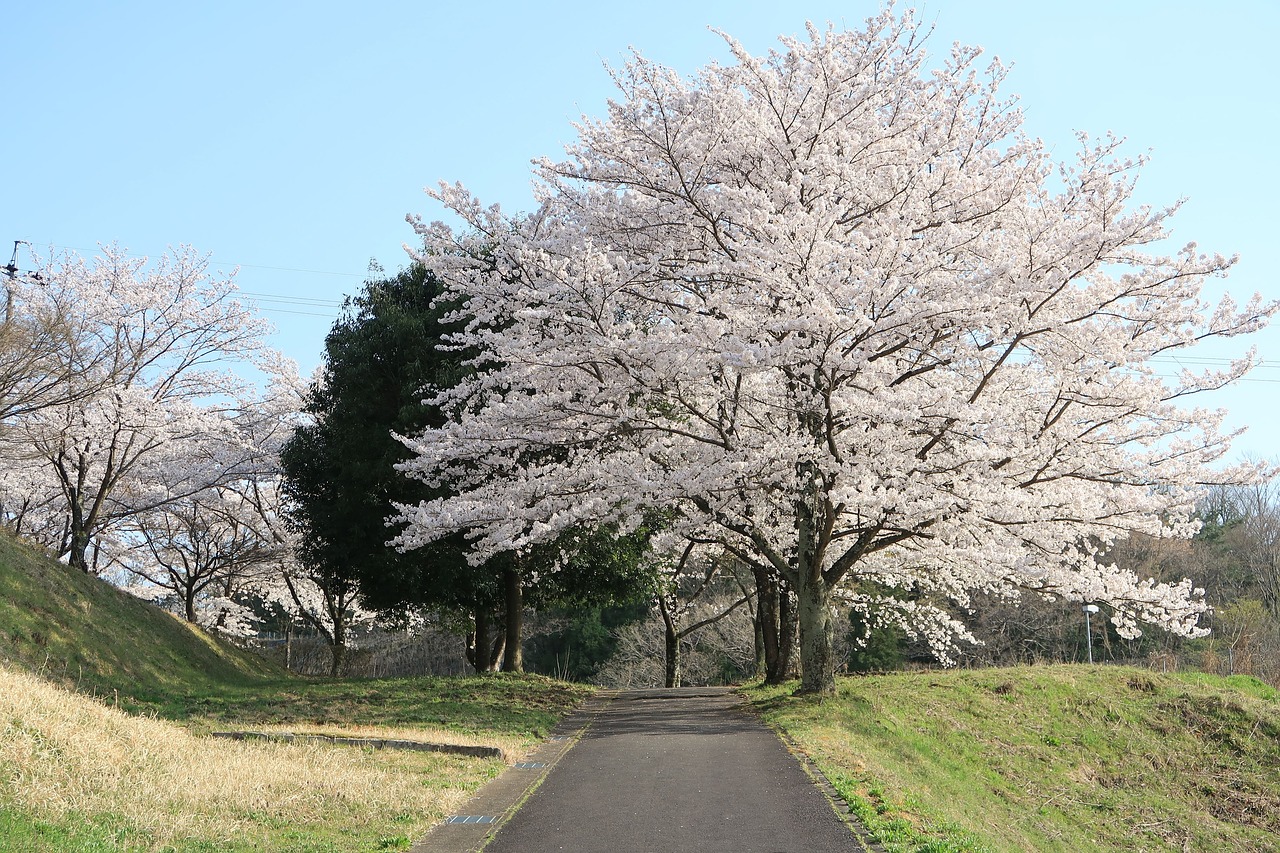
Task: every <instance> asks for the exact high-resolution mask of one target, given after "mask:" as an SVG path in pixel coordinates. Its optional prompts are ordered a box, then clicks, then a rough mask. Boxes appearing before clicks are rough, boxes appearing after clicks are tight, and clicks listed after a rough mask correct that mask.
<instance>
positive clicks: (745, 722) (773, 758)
mask: <svg viewBox="0 0 1280 853" xmlns="http://www.w3.org/2000/svg"><path fill="white" fill-rule="evenodd" d="M864 849H865V848H864V847H862V845H861V844H860V843H859V842H858V839H857V838H856V836H855V835H854V834H853V831H852V830H851V829H850V828H849V826H848V825H847V824H845V823H844V821H843V820H841V819H840V817H839V816H838V815H837V814H836V813H835V810H834V809H833V807H832V805H831V803H830V801H829V800H828V799H827V798H826V796H825V795H824V794H823V793H822V792H821V791H820V790H819V789H818V788H817V786H816V785H815V784H814V782H813V780H812V779H811V778H810V777H809V776H808V774H806V773H805V771H804V769H803V768H802V767H801V765H800V763H799V762H798V761H797V760H796V758H795V757H793V756H792V755H791V754H790V753H789V752H788V751H787V749H786V747H785V746H784V745H783V744H782V742H781V741H780V740H779V739H778V736H777V735H776V734H775V733H774V732H773V731H771V730H770V729H769V728H768V727H767V726H765V725H764V724H763V723H761V722H760V721H759V720H758V719H757V718H756V717H755V716H753V715H752V714H751V713H749V712H748V711H747V710H746V709H745V708H744V707H743V700H742V699H741V697H738V696H735V695H734V694H732V693H730V692H728V691H718V690H705V689H702V690H700V689H688V690H679V689H677V690H649V691H627V692H621V693H619V694H618V695H616V696H615V697H614V698H613V700H612V701H610V702H609V703H608V704H606V705H604V706H603V707H602V708H601V710H600V711H599V712H598V713H597V715H596V717H595V718H594V720H593V721H592V722H591V724H590V725H589V726H588V727H587V729H586V731H585V733H584V734H583V736H582V738H581V740H579V741H578V743H577V744H576V745H575V746H573V748H572V749H570V750H569V751H568V752H567V753H565V754H564V756H563V757H562V758H560V759H559V760H558V761H557V762H556V763H555V764H554V766H553V767H552V768H551V771H550V773H548V775H547V777H546V778H545V780H543V782H542V784H541V785H540V786H539V787H538V788H537V790H535V791H534V793H533V794H532V795H531V796H530V797H529V799H528V800H527V801H526V802H525V803H524V804H523V805H522V806H521V807H520V808H519V809H518V810H517V811H516V812H515V814H514V815H512V816H511V818H510V820H508V821H507V822H505V823H504V824H503V825H502V827H501V828H500V829H499V830H498V832H497V835H496V836H495V837H494V838H493V840H492V841H490V842H489V843H488V844H487V845H485V848H484V850H485V853H549V851H560V850H568V851H578V853H659V852H660V851H661V853H668V851H691V853H693V851H697V853H716V851H724V853H836V851H839V853H849V851H862V850H864Z"/></svg>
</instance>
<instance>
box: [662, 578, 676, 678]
mask: <svg viewBox="0 0 1280 853" xmlns="http://www.w3.org/2000/svg"><path fill="white" fill-rule="evenodd" d="M658 610H659V612H660V613H661V614H662V627H663V634H664V636H665V638H666V643H665V648H666V656H667V668H666V679H665V682H664V683H665V684H666V686H667V687H679V686H680V634H679V633H678V632H677V631H676V621H675V618H674V617H673V616H672V615H671V608H670V606H669V605H668V602H667V598H666V596H659V597H658Z"/></svg>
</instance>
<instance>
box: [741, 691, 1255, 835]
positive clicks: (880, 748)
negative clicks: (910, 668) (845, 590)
mask: <svg viewBox="0 0 1280 853" xmlns="http://www.w3.org/2000/svg"><path fill="white" fill-rule="evenodd" d="M793 686H794V685H792V687H793ZM749 692H750V695H751V696H752V698H753V700H754V702H755V704H756V707H757V708H759V709H760V711H761V712H762V714H763V715H764V717H765V719H766V720H767V721H768V722H769V723H770V724H772V725H774V726H775V727H777V728H778V729H779V730H780V731H782V732H783V733H785V734H786V735H787V736H788V737H789V738H790V739H792V740H793V741H794V742H795V743H796V744H797V746H798V748H799V749H801V750H802V751H804V752H805V753H807V754H808V755H809V756H810V757H811V758H812V759H813V760H814V761H815V762H816V764H817V765H818V766H819V767H820V768H821V769H822V771H823V772H824V774H825V775H826V776H827V777H828V779H829V780H830V781H831V782H832V784H833V785H834V786H835V787H836V789H837V790H838V791H839V792H840V794H841V795H842V797H843V798H844V799H845V800H846V801H847V802H848V803H849V805H850V807H851V809H852V811H853V812H854V813H855V814H856V815H857V816H858V817H859V818H860V819H861V820H862V821H863V822H864V823H865V824H866V825H867V826H868V827H869V829H870V830H871V831H872V833H873V835H874V836H875V838H876V839H877V840H878V841H879V842H880V843H882V844H883V845H884V846H885V848H886V849H887V850H888V851H890V853H906V851H910V852H911V853H943V851H975V853H976V851H1014V850H1037V851H1054V850H1057V851H1116V850H1144V851H1145V850H1175V851H1177V850H1222V851H1234V850H1241V851H1243V850H1249V851H1265V850H1280V841H1278V840H1277V839H1278V838H1280V692H1277V691H1276V690H1274V689H1273V688H1271V687H1269V686H1267V685H1266V684H1264V683H1262V682H1260V681H1258V680H1257V679H1254V678H1250V677H1246V676H1235V677H1232V678H1222V677H1218V676H1208V675H1202V674H1195V673H1182V674H1177V675H1161V674H1159V673H1152V672H1149V671H1146V670H1142V669H1135V668H1129V667H1113V666H1106V667H1102V666H1098V667H1089V666H1072V665H1056V666H1031V667H1008V668H997V669H989V670H969V671H952V672H938V671H932V672H915V673H893V674H886V675H875V676H865V677H859V678H847V679H840V681H839V693H838V695H837V696H836V697H833V698H827V699H818V698H805V697H793V696H791V695H790V689H789V688H787V687H782V688H755V689H752V690H751V691H749Z"/></svg>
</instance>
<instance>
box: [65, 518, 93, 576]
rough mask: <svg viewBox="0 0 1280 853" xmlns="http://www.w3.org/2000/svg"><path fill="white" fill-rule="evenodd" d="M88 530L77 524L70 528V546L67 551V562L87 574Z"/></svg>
mask: <svg viewBox="0 0 1280 853" xmlns="http://www.w3.org/2000/svg"><path fill="white" fill-rule="evenodd" d="M88 552H89V531H87V530H85V529H84V528H83V527H80V526H79V525H74V526H73V527H72V530H71V548H70V550H69V551H68V552H67V562H68V564H70V565H72V566H74V567H75V568H77V569H79V570H80V571H82V572H84V573H85V574H89V557H88Z"/></svg>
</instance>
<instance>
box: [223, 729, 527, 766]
mask: <svg viewBox="0 0 1280 853" xmlns="http://www.w3.org/2000/svg"><path fill="white" fill-rule="evenodd" d="M213 736H214V737H220V738H228V739H230V740H270V741H280V742H283V743H328V744H333V745H335V746H358V747H364V748H366V749H404V750H412V751H414V752H445V753H449V754H450V755H470V756H473V757H476V758H501V759H503V760H504V761H505V760H506V754H505V753H504V752H503V751H502V750H501V749H500V748H498V747H496V746H466V745H464V744H457V743H427V742H425V741H417V740H391V739H387V738H370V737H330V736H329V735H295V734H292V733H290V732H213Z"/></svg>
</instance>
